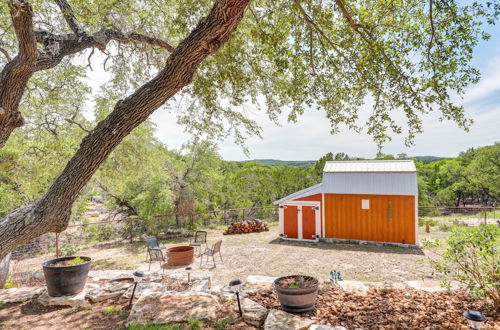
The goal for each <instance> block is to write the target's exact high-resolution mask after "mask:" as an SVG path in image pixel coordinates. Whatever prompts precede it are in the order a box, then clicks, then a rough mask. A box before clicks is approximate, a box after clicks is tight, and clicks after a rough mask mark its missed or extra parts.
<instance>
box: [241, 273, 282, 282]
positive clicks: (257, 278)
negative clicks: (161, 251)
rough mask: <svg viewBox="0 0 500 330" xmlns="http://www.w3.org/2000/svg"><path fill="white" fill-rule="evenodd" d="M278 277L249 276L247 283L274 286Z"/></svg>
mask: <svg viewBox="0 0 500 330" xmlns="http://www.w3.org/2000/svg"><path fill="white" fill-rule="evenodd" d="M276 279H277V277H272V276H262V275H248V276H247V281H246V283H252V284H253V283H268V284H273V283H274V280H276Z"/></svg>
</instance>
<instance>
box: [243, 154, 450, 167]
mask: <svg viewBox="0 0 500 330" xmlns="http://www.w3.org/2000/svg"><path fill="white" fill-rule="evenodd" d="M413 158H414V159H417V160H419V161H421V162H422V163H425V164H429V163H432V162H437V161H439V160H442V159H451V158H450V157H437V156H412V157H407V158H406V159H413ZM358 159H359V160H362V159H363V158H352V159H351V160H358ZM248 162H259V163H261V164H264V165H270V166H295V167H300V168H306V167H308V166H310V165H312V164H314V163H315V162H316V161H315V160H279V159H252V160H242V161H240V163H248Z"/></svg>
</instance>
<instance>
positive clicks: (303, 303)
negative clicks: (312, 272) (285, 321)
mask: <svg viewBox="0 0 500 330" xmlns="http://www.w3.org/2000/svg"><path fill="white" fill-rule="evenodd" d="M274 288H275V290H276V293H277V294H278V298H279V301H280V304H281V308H283V310H284V311H286V312H290V313H304V312H308V311H310V310H313V309H314V308H315V307H316V298H317V296H318V280H317V279H316V278H314V277H311V276H305V275H290V276H284V277H279V278H277V279H276V280H275V281H274Z"/></svg>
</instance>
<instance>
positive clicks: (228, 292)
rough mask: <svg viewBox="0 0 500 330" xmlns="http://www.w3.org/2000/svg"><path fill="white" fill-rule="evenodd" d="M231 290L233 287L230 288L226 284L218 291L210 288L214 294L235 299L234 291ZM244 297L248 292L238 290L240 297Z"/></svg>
mask: <svg viewBox="0 0 500 330" xmlns="http://www.w3.org/2000/svg"><path fill="white" fill-rule="evenodd" d="M232 290H233V289H231V288H230V287H229V286H227V285H226V286H223V287H221V288H220V289H219V291H218V292H214V291H213V290H212V292H213V293H214V294H217V295H218V296H220V297H224V298H227V299H236V293H234V292H233V291H232ZM246 297H248V293H247V292H246V291H241V292H240V299H242V298H246Z"/></svg>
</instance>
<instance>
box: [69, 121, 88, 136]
mask: <svg viewBox="0 0 500 330" xmlns="http://www.w3.org/2000/svg"><path fill="white" fill-rule="evenodd" d="M64 120H66V121H67V122H68V123H70V124H75V125H76V126H78V127H80V128H81V129H82V130H83V131H85V132H87V133H90V131H89V130H88V129H86V128H85V127H83V125H82V124H80V123H79V122H77V121H75V120H73V119H70V118H64Z"/></svg>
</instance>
